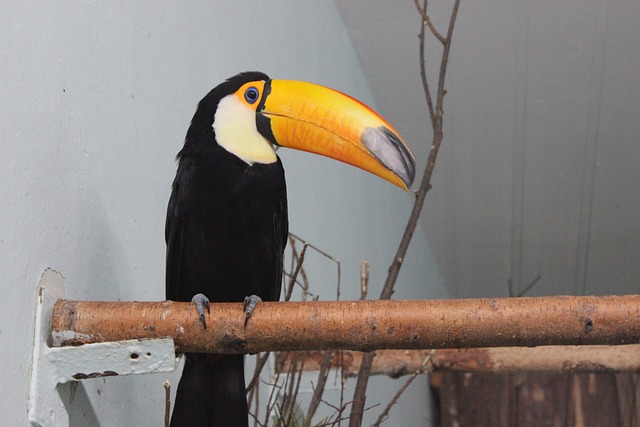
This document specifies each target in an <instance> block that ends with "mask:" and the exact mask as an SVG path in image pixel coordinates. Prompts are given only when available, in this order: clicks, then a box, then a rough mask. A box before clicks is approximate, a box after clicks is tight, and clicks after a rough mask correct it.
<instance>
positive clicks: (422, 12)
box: [413, 0, 446, 44]
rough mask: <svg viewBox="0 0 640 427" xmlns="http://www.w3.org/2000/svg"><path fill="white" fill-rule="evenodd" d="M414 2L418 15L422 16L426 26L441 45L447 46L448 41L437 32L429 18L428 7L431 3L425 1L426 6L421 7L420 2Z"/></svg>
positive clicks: (416, 0) (415, 0)
mask: <svg viewBox="0 0 640 427" xmlns="http://www.w3.org/2000/svg"><path fill="white" fill-rule="evenodd" d="M413 1H414V3H415V5H416V8H417V9H418V13H419V14H420V16H422V20H423V22H424V24H425V25H426V26H427V27H429V30H431V33H432V34H433V35H434V36H435V37H436V38H437V39H438V41H439V42H440V43H442V44H445V43H446V39H445V38H444V37H442V34H440V33H439V32H438V30H436V27H434V26H433V23H432V22H431V18H429V15H428V14H427V6H428V5H429V2H428V1H427V0H424V6H420V2H418V0H413Z"/></svg>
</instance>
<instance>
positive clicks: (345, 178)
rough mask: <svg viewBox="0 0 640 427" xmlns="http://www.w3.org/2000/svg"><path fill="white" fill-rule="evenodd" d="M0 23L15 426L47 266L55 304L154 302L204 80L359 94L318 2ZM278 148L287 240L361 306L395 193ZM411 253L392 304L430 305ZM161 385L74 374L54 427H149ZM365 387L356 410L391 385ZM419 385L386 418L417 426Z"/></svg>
mask: <svg viewBox="0 0 640 427" xmlns="http://www.w3.org/2000/svg"><path fill="white" fill-rule="evenodd" d="M0 17H1V18H0V22H1V25H0V40H2V43H0V58H1V61H2V66H1V67H0V99H1V100H2V104H1V107H0V109H1V114H0V132H1V136H0V141H1V142H0V143H1V144H2V156H0V175H1V176H2V179H1V180H0V200H2V209H0V224H2V227H0V269H1V271H2V273H3V283H2V285H0V286H1V289H2V296H3V297H4V298H3V302H2V303H1V304H2V308H1V309H0V346H1V348H2V352H1V353H0V361H1V362H2V366H3V373H4V374H3V386H2V389H3V392H2V393H0V413H2V414H3V418H2V425H24V424H25V423H26V399H27V383H28V378H27V373H28V369H29V361H30V352H31V347H30V336H31V328H32V316H33V312H32V310H33V301H34V291H35V286H36V284H37V281H38V278H39V276H40V274H41V273H42V271H43V270H44V269H45V268H46V267H52V268H54V269H56V270H58V271H60V272H61V273H62V274H64V275H65V277H66V280H67V295H68V297H70V298H74V299H98V300H100V299H104V300H134V299H137V300H160V299H163V296H164V284H163V281H164V240H163V232H164V212H165V207H166V202H167V199H168V196H169V192H170V185H171V181H172V178H173V175H174V173H175V162H174V156H175V154H176V153H177V151H178V150H179V149H180V147H181V145H182V141H183V138H184V133H185V131H186V128H187V125H188V123H189V120H190V119H191V116H192V114H193V111H194V108H195V105H196V103H197V101H198V100H199V99H200V98H201V97H202V96H203V95H204V94H205V93H206V92H207V91H208V90H209V89H210V88H211V87H213V86H214V85H215V84H217V83H218V82H220V81H221V80H223V79H225V78H227V77H229V76H231V75H233V74H235V73H237V72H239V71H245V70H252V69H258V70H262V71H265V72H267V73H269V74H270V75H271V76H272V77H278V78H295V79H304V80H309V81H314V82H318V83H322V84H324V85H328V86H333V87H336V88H338V89H341V90H343V91H346V92H349V93H350V94H352V95H354V96H356V97H359V98H361V99H363V100H364V101H365V102H373V101H374V99H373V96H372V94H371V93H370V91H369V89H368V85H367V83H366V81H365V79H364V77H363V72H362V69H361V67H360V65H359V62H358V60H357V58H356V55H355V53H354V50H353V47H352V44H351V40H350V39H349V37H348V35H347V32H346V30H345V28H344V24H343V23H342V20H341V18H340V16H339V14H338V12H337V10H336V9H335V7H334V5H333V3H328V2H286V1H280V2H261V3H258V2H255V3H253V2H233V3H232V2H221V1H219V2H211V1H201V2H198V3H190V4H189V5H188V6H187V5H184V4H180V3H178V2H175V3H172V2H152V1H146V2H109V3H106V2H91V1H84V2H80V1H72V2H36V1H25V0H22V1H5V2H2V3H1V4H0ZM281 155H282V157H283V159H284V162H285V168H286V170H287V177H288V183H289V198H290V211H291V215H290V216H291V230H292V231H294V232H296V233H298V234H300V235H302V236H304V237H305V238H306V239H308V240H309V241H310V242H312V243H314V244H317V245H318V246H320V247H321V248H323V249H325V250H327V251H328V252H330V253H331V254H332V255H334V256H336V257H339V258H340V259H341V260H342V265H343V297H345V298H349V297H351V298H353V297H356V296H357V295H358V291H357V285H358V264H359V261H360V259H367V260H369V261H370V262H371V264H372V291H371V295H372V296H373V295H377V294H378V293H379V290H380V287H381V286H380V283H381V282H382V281H383V279H384V275H385V272H386V268H387V264H388V262H389V260H390V259H391V258H392V255H393V252H394V251H395V246H396V244H397V241H398V239H399V236H400V233H401V230H402V226H403V224H404V222H405V220H406V217H407V215H408V211H409V208H410V204H411V201H412V200H411V197H410V196H409V195H407V194H405V193H403V192H402V191H400V190H398V189H397V188H394V187H392V186H391V185H389V184H387V183H385V182H383V181H381V180H379V179H377V178H374V177H371V176H368V175H366V174H364V173H362V172H360V171H356V170H352V169H350V168H348V167H346V166H343V165H340V164H337V163H333V162H331V161H328V160H325V159H320V158H313V157H311V156H309V155H304V154H299V153H282V154H281ZM412 251H413V252H412V255H411V256H410V257H409V258H408V259H407V261H406V265H405V269H404V271H403V273H402V274H401V277H400V282H401V283H399V286H398V293H397V296H398V297H404V298H415V297H434V296H443V295H444V292H443V291H442V290H441V289H442V288H441V280H440V277H439V275H438V273H437V271H436V270H435V268H433V262H432V260H431V256H430V253H429V251H428V248H427V245H426V242H425V240H424V236H423V235H421V234H420V235H417V236H416V239H415V241H414V244H413V246H412ZM310 268H311V267H310ZM316 274H319V273H316ZM316 277H317V276H316ZM318 286H319V283H318ZM324 295H326V297H324ZM333 295H334V294H333V291H332V290H329V291H326V292H323V299H330V298H332V297H333ZM166 377H167V376H166V375H148V376H144V377H136V378H133V377H130V378H124V377H123V378H107V379H99V380H92V381H87V382H85V383H83V385H82V386H81V387H78V390H77V391H76V393H75V397H74V400H73V402H72V403H71V404H69V406H68V409H69V412H70V414H71V418H72V423H71V424H72V425H82V426H85V425H98V424H100V425H102V426H123V425H139V426H146V425H154V426H156V425H160V424H161V421H162V417H163V395H164V390H163V388H162V381H163V380H164V379H165V378H166ZM169 377H170V378H171V379H173V380H174V381H175V379H176V376H175V375H174V376H169ZM382 383H383V382H382V380H381V379H376V380H375V381H374V387H372V389H371V390H370V392H369V397H370V399H371V400H370V401H371V403H375V402H376V400H384V399H386V398H387V396H388V395H389V394H392V393H393V392H394V391H395V389H396V385H392V386H387V385H384V386H381V385H380V384H382ZM384 384H386V383H384ZM375 385H378V387H376V386H375ZM426 389H427V386H426V382H424V381H423V382H421V384H420V385H418V386H413V387H412V390H413V392H412V394H411V395H410V396H408V398H407V400H406V402H408V403H403V404H401V405H400V406H399V407H398V408H397V409H394V411H392V416H395V417H397V418H395V420H394V421H392V422H390V423H389V424H388V425H415V422H419V421H417V420H424V419H425V418H426V417H427V416H428V414H427V412H426V410H425V409H424V408H425V406H426V405H425V399H426V398H427V397H426V396H427V395H426ZM61 393H63V394H64V393H68V388H63V389H62V390H61ZM412 401H413V402H416V403H417V405H416V406H415V407H409V408H407V409H406V410H402V409H403V408H406V407H407V405H409V406H410V402H412ZM376 412H377V411H376ZM422 422H424V421H422Z"/></svg>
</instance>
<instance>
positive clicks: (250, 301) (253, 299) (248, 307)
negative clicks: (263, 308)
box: [244, 295, 262, 327]
mask: <svg viewBox="0 0 640 427" xmlns="http://www.w3.org/2000/svg"><path fill="white" fill-rule="evenodd" d="M261 302H262V298H260V297H259V296H258V295H251V296H248V297H244V312H245V313H246V314H245V318H244V326H245V327H246V326H247V322H248V321H249V318H250V317H251V315H252V314H253V310H254V309H255V308H256V306H257V305H258V303H261Z"/></svg>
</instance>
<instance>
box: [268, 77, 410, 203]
mask: <svg viewBox="0 0 640 427" xmlns="http://www.w3.org/2000/svg"><path fill="white" fill-rule="evenodd" d="M256 112H257V114H258V116H259V117H258V120H257V124H258V130H259V132H260V133H261V134H263V135H264V136H265V137H267V139H269V140H271V141H272V142H273V143H275V144H276V145H279V146H283V147H290V148H295V149H298V150H303V151H308V152H311V153H316V154H321V155H323V156H327V157H331V158H333V159H336V160H340V161H342V162H345V163H349V164H351V165H353V166H357V167H359V168H361V169H364V170H366V171H369V172H371V173H373V174H375V175H378V176H379V177H381V178H384V179H386V180H387V181H389V182H391V183H393V184H395V185H397V186H399V187H401V188H403V189H405V190H407V189H408V188H409V187H410V186H411V184H412V183H413V179H414V176H415V159H414V157H413V154H412V153H411V150H410V149H409V147H408V146H407V144H406V143H405V142H404V140H403V139H402V137H401V136H400V134H399V133H398V132H397V131H396V130H395V129H394V128H393V127H392V126H391V125H390V124H389V123H388V122H387V121H386V120H384V119H383V118H382V117H380V115H378V114H377V113H376V112H375V111H373V110H372V109H371V108H369V107H367V106H366V105H364V104H363V103H361V102H360V101H358V100H356V99H354V98H352V97H350V96H348V95H345V94H343V93H341V92H338V91H335V90H333V89H329V88H326V87H323V86H318V85H315V84H312V83H305V82H299V81H293V80H268V81H266V82H265V85H264V93H263V96H262V99H261V102H260V105H259V106H258V107H257V111H256Z"/></svg>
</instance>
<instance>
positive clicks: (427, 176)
mask: <svg viewBox="0 0 640 427" xmlns="http://www.w3.org/2000/svg"><path fill="white" fill-rule="evenodd" d="M427 5H428V3H427V0H424V7H422V8H421V7H420V5H419V4H417V3H416V6H417V8H418V11H419V13H420V16H421V17H422V20H421V26H420V36H419V37H420V75H421V78H422V86H423V88H424V92H425V98H426V101H427V106H428V109H429V118H430V119H431V124H432V130H433V137H432V141H431V150H430V151H429V157H428V159H427V166H426V168H425V171H424V174H423V176H422V181H421V183H420V188H419V189H418V190H417V191H416V193H415V195H416V199H415V202H414V204H413V209H412V211H411V215H410V217H409V221H408V222H407V225H406V228H405V231H404V233H403V235H402V240H401V241H400V245H399V246H398V250H397V251H396V254H395V256H394V258H393V262H392V263H391V266H390V267H389V272H388V275H387V280H386V281H385V284H384V287H383V289H382V292H381V294H380V299H382V300H384V299H390V298H391V296H392V295H393V288H394V286H395V283H396V280H397V279H398V274H399V273H400V268H401V267H402V263H403V261H404V258H405V255H406V253H407V250H408V249H409V244H410V243H411V239H412V237H413V233H414V232H415V229H416V227H417V225H418V219H419V218H420V214H421V213H422V207H423V206H424V199H425V197H426V195H427V192H428V191H429V190H430V189H431V176H432V174H433V169H434V167H435V163H436V159H437V157H438V151H439V150H440V144H441V143H442V138H443V135H444V133H443V128H442V116H443V102H444V95H445V89H444V83H445V76H446V72H447V64H448V61H449V52H450V50H451V38H452V35H453V28H454V26H455V21H456V18H457V16H458V8H459V6H460V0H455V2H454V5H453V10H452V12H451V17H450V19H449V27H448V29H447V37H446V39H444V40H442V36H441V35H440V33H438V32H437V31H436V30H435V28H434V27H433V25H432V24H431V19H429V17H428V15H427ZM425 26H427V27H429V28H430V30H431V32H432V33H433V34H434V35H435V36H436V37H437V38H438V39H439V40H440V41H441V42H442V43H443V45H444V48H443V51H442V57H441V60H440V73H439V76H438V91H437V93H436V107H435V110H434V107H433V99H432V97H431V93H430V91H429V82H428V80H427V73H426V64H425V54H424V50H425V45H424V38H425ZM374 357H375V353H369V354H366V355H365V356H364V358H363V361H362V366H361V371H360V373H359V374H358V380H357V382H356V387H355V391H354V394H353V406H352V407H351V417H350V420H349V427H360V425H361V424H362V414H363V408H364V405H365V403H366V395H365V393H366V389H367V383H368V375H369V374H368V373H369V372H370V371H371V364H372V363H373V358H374Z"/></svg>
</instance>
